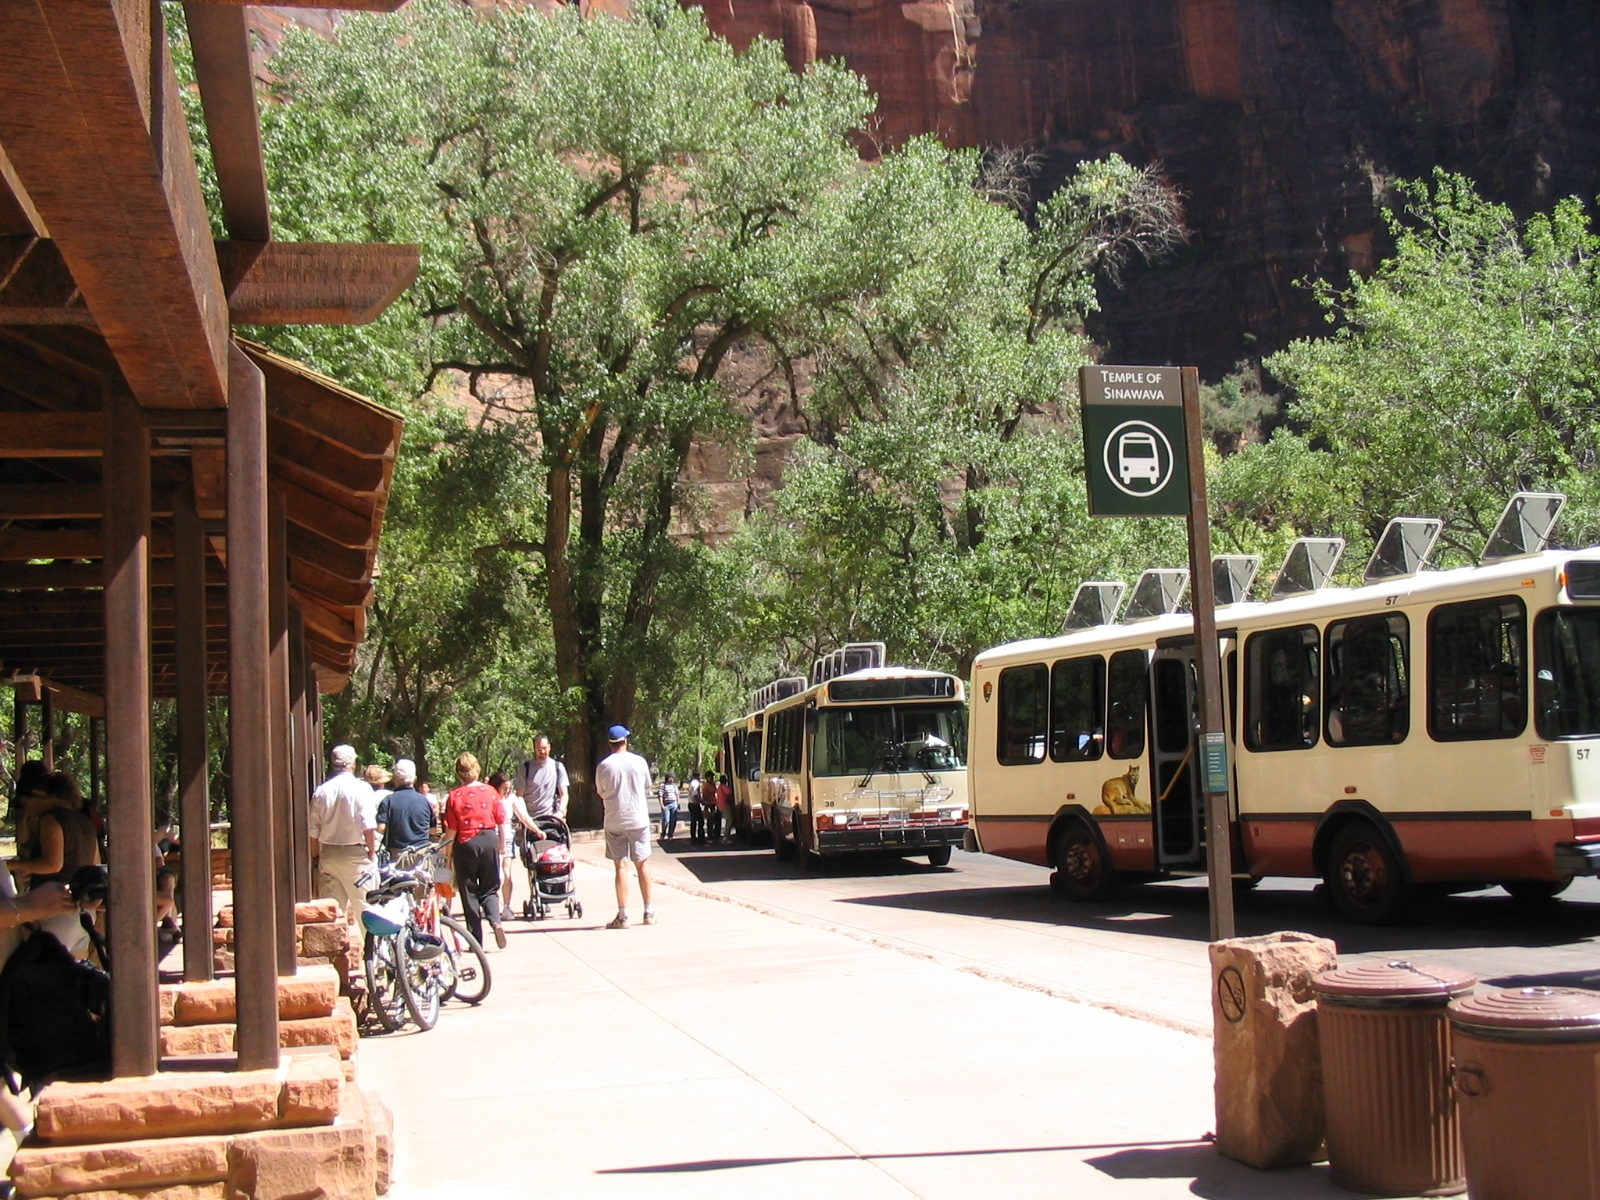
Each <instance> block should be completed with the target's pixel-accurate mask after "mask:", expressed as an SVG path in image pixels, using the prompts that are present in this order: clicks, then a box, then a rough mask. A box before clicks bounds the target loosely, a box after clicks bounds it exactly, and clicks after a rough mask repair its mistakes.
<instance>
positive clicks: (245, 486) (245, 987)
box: [146, 346, 288, 1071]
mask: <svg viewBox="0 0 1600 1200" xmlns="http://www.w3.org/2000/svg"><path fill="white" fill-rule="evenodd" d="M229 350H230V354H229V367H230V375H229V378H230V384H231V387H230V389H229V393H230V395H229V400H230V403H229V405H228V614H229V622H228V630H229V642H230V646H229V656H228V657H229V664H228V728H229V732H228V742H229V746H230V751H231V753H232V756H233V771H232V777H233V847H234V855H233V886H234V905H233V908H234V924H235V931H234V942H235V955H236V957H235V960H234V961H235V972H234V978H235V980H236V984H237V989H236V990H237V997H238V1042H237V1045H238V1050H239V1069H240V1070H242V1071H252V1070H259V1069H261V1068H264V1067H275V1066H277V1064H278V980H277V975H278V963H277V919H276V918H277V908H276V905H275V904H274V901H273V862H274V857H275V855H276V853H278V852H280V849H281V852H283V853H287V852H288V847H282V848H275V847H274V846H273V838H272V832H273V831H272V778H273V774H272V753H271V746H272V720H271V715H270V705H271V704H272V676H271V671H270V667H269V662H268V636H269V634H268V629H269V620H270V615H269V612H268V602H267V596H268V586H269V585H268V570H267V389H266V381H265V379H263V378H262V375H261V371H260V370H259V369H258V368H257V367H256V366H255V364H253V363H252V362H251V361H250V360H249V358H247V357H246V356H245V353H244V351H242V350H240V349H239V348H238V347H237V346H232V347H230V348H229ZM146 874H147V875H148V874H149V872H148V871H146Z"/></svg>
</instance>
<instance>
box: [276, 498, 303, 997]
mask: <svg viewBox="0 0 1600 1200" xmlns="http://www.w3.org/2000/svg"><path fill="white" fill-rule="evenodd" d="M287 531H288V522H287V521H286V520H285V519H284V516H283V497H282V496H280V495H278V492H277V489H276V488H269V489H268V491H267V639H268V641H267V650H268V654H267V674H268V683H269V686H270V688H271V703H269V704H268V706H267V711H268V713H269V715H270V717H271V720H270V722H269V724H270V725H271V730H272V744H271V750H272V844H273V846H274V848H275V849H276V851H277V853H276V854H274V855H273V857H272V876H273V885H272V894H273V897H274V899H275V900H276V902H277V905H278V974H279V975H280V976H283V975H293V974H295V973H296V971H297V970H298V969H299V959H298V951H297V950H296V948H295V919H294V818H293V817H292V816H291V815H290V812H289V808H290V805H291V803H292V802H291V799H290V795H289V754H290V751H289V705H290V704H291V703H292V701H291V698H290V694H289V549H288V546H287V545H286V544H285V543H286V539H287ZM300 803H301V804H302V806H303V805H304V804H305V801H304V800H302V801H301V802H300Z"/></svg>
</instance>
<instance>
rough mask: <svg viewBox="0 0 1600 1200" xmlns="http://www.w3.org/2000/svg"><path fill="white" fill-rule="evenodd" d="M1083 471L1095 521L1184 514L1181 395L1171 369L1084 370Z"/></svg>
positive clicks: (1185, 476) (1185, 482)
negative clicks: (1084, 470)
mask: <svg viewBox="0 0 1600 1200" xmlns="http://www.w3.org/2000/svg"><path fill="white" fill-rule="evenodd" d="M1078 384H1079V388H1080V389H1081V392H1082V396H1083V449H1084V467H1085V469H1086V472H1087V474H1088V477H1089V511H1090V512H1091V513H1093V514H1094V515H1095V516H1097V517H1181V516H1185V515H1187V514H1188V512H1189V472H1188V470H1187V469H1186V465H1187V464H1186V459H1185V455H1184V446H1185V442H1184V429H1183V391H1182V381H1181V376H1180V372H1179V368H1177V367H1113V366H1095V367H1084V368H1082V370H1081V371H1080V372H1079V375H1078Z"/></svg>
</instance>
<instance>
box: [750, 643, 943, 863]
mask: <svg viewBox="0 0 1600 1200" xmlns="http://www.w3.org/2000/svg"><path fill="white" fill-rule="evenodd" d="M882 661H883V646H882V644H881V643H876V642H873V643H857V644H854V645H852V646H847V647H845V648H844V650H841V651H836V652H835V653H834V654H833V655H830V656H829V657H828V658H825V659H821V660H819V661H818V664H817V666H816V667H814V668H813V670H812V675H811V678H810V680H809V681H807V680H804V679H800V680H796V681H794V682H795V683H798V684H801V685H803V686H802V687H801V688H800V689H799V690H796V691H795V692H794V694H793V695H789V696H786V697H784V698H782V699H778V700H775V701H773V702H772V703H771V704H770V705H769V706H768V707H767V708H766V709H765V711H764V712H763V714H762V716H763V718H764V725H765V728H764V730H763V734H764V736H763V745H762V768H761V803H762V807H763V808H764V809H765V817H766V827H767V829H768V830H769V831H770V833H771V836H772V839H773V848H774V849H775V850H776V851H777V853H778V854H779V855H780V856H782V857H786V858H787V857H793V856H795V855H797V854H798V855H800V856H801V857H803V858H804V859H805V860H806V862H807V864H808V865H811V866H815V865H819V864H820V863H821V862H822V861H823V860H824V859H825V858H832V857H834V856H837V855H843V854H850V853H856V852H862V851H877V852H884V853H890V854H898V855H901V856H903V857H911V856H917V855H925V856H926V857H927V859H928V861H929V862H930V863H931V864H932V865H934V866H945V865H946V864H948V863H949V861H950V853H951V851H952V850H953V849H954V848H955V847H957V846H960V845H962V844H963V842H964V840H965V837H966V833H967V771H966V760H965V753H966V743H967V737H966V722H967V713H966V704H965V701H966V692H965V688H964V687H963V685H962V681H961V680H960V679H958V678H957V677H956V676H954V675H948V674H945V673H944V672H942V671H921V670H913V669H911V668H908V667H886V666H883V665H881V664H882Z"/></svg>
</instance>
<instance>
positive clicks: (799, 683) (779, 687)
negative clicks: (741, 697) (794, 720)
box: [751, 675, 806, 712]
mask: <svg viewBox="0 0 1600 1200" xmlns="http://www.w3.org/2000/svg"><path fill="white" fill-rule="evenodd" d="M805 690H806V681H805V677H804V676H803V675H790V676H788V677H786V678H784V679H774V680H773V681H772V682H771V683H769V684H767V685H766V686H764V687H759V688H757V689H756V690H755V694H754V695H753V696H752V697H751V708H752V710H753V711H755V712H761V711H762V710H763V709H765V708H766V707H767V706H768V705H769V704H776V703H777V702H778V701H779V700H787V699H788V698H789V697H790V696H798V695H799V694H800V693H801V692H803V691H805Z"/></svg>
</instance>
